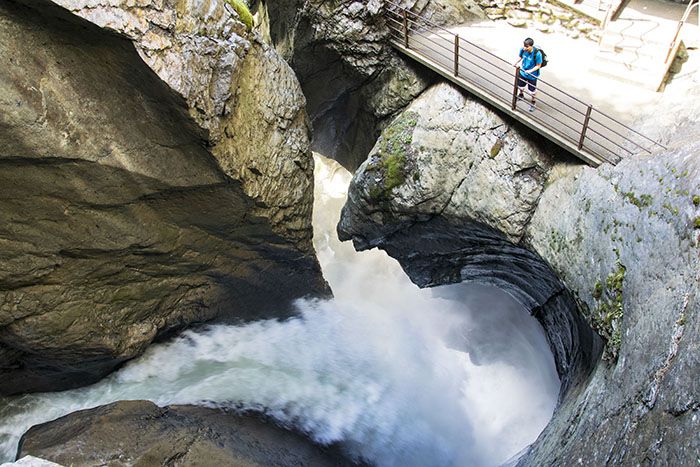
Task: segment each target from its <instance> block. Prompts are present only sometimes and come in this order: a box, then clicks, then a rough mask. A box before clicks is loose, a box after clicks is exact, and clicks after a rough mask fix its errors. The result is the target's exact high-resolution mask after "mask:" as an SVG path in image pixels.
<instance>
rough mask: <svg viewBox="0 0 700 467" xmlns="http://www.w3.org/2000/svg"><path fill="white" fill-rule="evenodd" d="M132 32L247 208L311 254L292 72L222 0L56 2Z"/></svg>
mask: <svg viewBox="0 0 700 467" xmlns="http://www.w3.org/2000/svg"><path fill="white" fill-rule="evenodd" d="M55 3H57V4H59V5H62V6H64V7H66V8H68V9H69V10H70V11H72V12H73V13H75V14H76V15H78V16H81V17H83V18H85V19H87V20H89V21H91V22H93V23H94V24H97V25H98V26H100V27H103V28H106V29H110V30H113V31H116V32H118V33H120V34H122V35H124V36H126V37H128V38H129V39H131V40H132V41H133V43H134V45H135V47H136V50H138V52H139V55H140V56H141V57H142V58H143V60H144V61H145V62H146V63H147V64H148V66H150V67H151V69H153V71H155V73H156V74H157V75H158V76H159V77H160V78H161V79H162V80H163V81H165V82H166V83H167V84H168V85H169V86H170V87H171V88H172V89H174V90H175V91H177V92H178V93H179V94H181V95H182V96H183V97H184V98H185V100H186V102H187V104H188V107H189V112H190V115H192V117H193V118H194V119H195V121H196V122H197V123H198V124H199V125H200V126H201V127H202V128H205V129H206V130H208V137H207V139H208V141H209V145H210V146H211V152H212V154H214V156H215V157H216V159H217V161H218V162H219V165H220V166H221V167H222V168H223V169H224V172H225V173H226V175H228V176H229V177H231V178H234V179H236V180H240V181H241V182H242V186H243V190H244V191H245V192H246V194H248V195H249V196H251V197H253V198H254V199H255V200H256V201H257V202H258V203H257V204H256V206H255V209H254V212H255V213H256V214H257V215H260V216H264V217H267V218H269V219H270V221H271V223H272V227H273V229H274V231H275V232H276V233H278V234H280V235H281V236H283V237H285V238H289V239H291V240H293V241H294V242H295V243H296V244H297V246H298V247H299V248H300V249H301V250H302V251H304V252H305V253H307V254H309V255H313V254H314V253H313V247H312V244H311V237H312V229H311V208H312V206H313V158H312V156H311V151H310V144H311V143H310V141H311V137H310V130H309V121H308V117H307V115H306V110H305V105H306V101H305V99H304V96H303V94H302V92H301V88H300V86H299V83H298V81H297V79H296V77H295V76H294V73H293V72H292V70H291V69H290V68H289V66H288V65H287V64H286V62H285V61H284V60H283V59H282V58H281V57H280V56H279V55H278V54H276V53H275V51H274V49H272V48H271V47H270V46H269V45H266V44H265V43H264V42H263V41H262V39H261V38H260V36H258V35H257V34H254V33H249V32H247V31H246V27H245V25H244V24H243V23H242V22H241V21H239V19H238V16H237V13H236V12H235V10H234V9H233V7H231V6H230V5H228V4H227V3H226V2H225V1H224V0H212V1H208V2H201V1H195V0H187V1H178V0H144V1H139V2H133V1H130V0H117V1H115V0H97V1H95V0H55Z"/></svg>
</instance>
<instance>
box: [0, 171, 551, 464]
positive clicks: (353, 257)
mask: <svg viewBox="0 0 700 467" xmlns="http://www.w3.org/2000/svg"><path fill="white" fill-rule="evenodd" d="M316 164H317V169H316V183H317V185H316V205H315V215H314V226H315V232H316V235H315V238H314V244H315V246H316V249H317V252H318V256H319V261H320V262H321V266H322V268H323V271H324V275H325V277H326V279H327V280H328V282H329V283H330V285H331V287H332V289H333V292H334V295H335V298H334V299H333V300H329V301H319V300H303V301H299V302H298V303H297V307H298V309H299V311H300V316H299V317H298V318H293V319H290V320H287V321H283V322H279V321H274V320H271V321H261V322H256V323H252V324H248V325H244V326H224V325H217V326H211V327H209V328H207V329H206V330H200V331H188V332H185V333H184V334H183V335H182V336H181V337H179V338H176V339H174V340H172V341H170V342H168V343H163V344H158V345H154V346H152V347H151V348H150V349H149V350H148V351H147V352H146V354H145V355H144V356H143V357H141V358H139V359H137V360H135V361H133V362H131V363H130V364H128V365H127V366H125V367H124V368H122V369H121V370H119V371H118V372H116V373H115V374H113V375H111V376H110V377H108V378H105V379H104V380H103V381H101V382H99V383H97V384H95V385H93V386H90V387H86V388H81V389H78V390H72V391H65V392H62V393H51V394H35V395H27V396H22V397H15V398H8V399H6V400H4V401H0V461H1V460H3V459H5V460H7V459H11V458H12V456H14V453H15V449H16V445H17V441H18V439H19V436H20V435H21V434H22V433H23V432H24V431H26V430H27V429H28V428H29V427H30V426H31V425H34V424H36V423H41V422H45V421H48V420H51V419H54V418H56V417H59V416H62V415H64V414H67V413H69V412H72V411H75V410H79V409H83V408H88V407H94V406H97V405H101V404H105V403H109V402H113V401H116V400H121V399H149V400H152V401H154V402H155V403H157V404H159V405H167V404H174V403H177V404H185V403H199V404H205V405H219V406H233V407H240V408H253V409H255V408H257V409H262V408H264V409H265V410H266V412H267V413H268V414H270V415H272V416H274V417H275V418H277V419H278V420H280V421H281V422H283V423H286V424H288V425H293V426H295V427H297V428H301V429H302V430H304V431H306V432H307V433H309V435H310V436H311V437H312V438H314V439H315V440H317V441H320V442H332V441H341V442H343V444H344V445H345V446H346V447H347V449H348V451H349V452H350V453H352V454H353V455H355V456H357V457H361V458H364V459H366V460H368V461H370V462H372V463H375V464H377V465H380V466H399V465H405V466H466V465H497V464H499V463H502V462H504V461H506V460H507V459H508V458H510V457H511V456H513V455H514V454H516V453H517V452H519V451H520V450H521V449H522V448H523V447H525V446H526V445H527V444H529V443H531V442H532V441H534V439H535V438H536V437H537V435H538V434H539V432H540V431H541V430H542V428H543V427H544V426H545V424H546V423H547V421H548V420H549V418H550V416H551V414H552V410H553V408H554V405H555V403H556V398H557V393H558V390H559V381H558V378H557V375H556V370H555V368H554V362H553V360H552V355H551V353H550V351H549V348H548V346H547V343H546V340H545V337H544V333H543V331H542V329H541V327H540V326H539V324H538V323H537V322H536V321H535V320H534V319H533V318H531V317H529V316H527V314H526V313H525V312H524V311H523V310H522V309H521V308H520V307H519V305H517V304H516V303H514V302H513V301H512V299H510V297H509V296H507V295H506V294H504V293H503V292H500V291H498V290H497V289H493V288H490V287H485V286H478V285H467V284H458V285H453V286H446V287H439V288H436V289H432V290H420V289H418V288H417V287H416V286H415V285H413V284H412V283H411V282H410V281H409V280H408V279H407V278H406V276H405V274H404V273H403V271H402V270H401V268H400V267H399V266H398V264H397V263H396V262H395V261H394V260H392V259H391V258H389V257H387V256H386V254H384V253H383V252H378V251H370V252H363V253H356V252H355V251H354V250H353V248H352V246H351V245H350V244H341V243H340V242H339V241H338V240H337V237H336V235H335V225H336V223H337V220H338V216H339V211H340V207H341V206H342V204H343V202H344V199H345V192H346V190H347V186H348V183H349V179H350V175H349V174H348V173H347V172H346V171H344V170H343V169H341V168H340V167H339V166H337V165H336V164H335V163H333V162H331V161H326V160H324V159H321V158H318V159H317V161H316Z"/></svg>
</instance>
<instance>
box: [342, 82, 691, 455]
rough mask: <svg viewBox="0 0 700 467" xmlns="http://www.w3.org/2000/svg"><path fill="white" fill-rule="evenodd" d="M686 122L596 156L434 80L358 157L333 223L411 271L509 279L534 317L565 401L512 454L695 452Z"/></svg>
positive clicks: (432, 276)
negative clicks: (682, 132)
mask: <svg viewBox="0 0 700 467" xmlns="http://www.w3.org/2000/svg"><path fill="white" fill-rule="evenodd" d="M686 123H687V124H688V125H691V124H690V123H688V122H686ZM674 125H675V123H674V122H673V121H671V122H669V128H668V129H667V130H666V131H671V128H672V127H673V126H674ZM689 128H691V129H693V131H694V132H693V133H692V134H694V135H697V134H700V132H698V131H697V130H698V128H697V126H695V127H693V126H692V125H691V126H690V127H689ZM687 136H688V135H687V134H686V139H685V140H683V141H682V142H678V141H677V144H676V146H675V147H674V149H672V150H669V151H666V152H664V153H659V154H655V155H652V156H646V157H642V156H635V157H630V158H627V159H625V160H624V161H623V162H621V163H620V164H619V165H617V166H615V167H612V166H609V165H604V166H601V167H600V168H598V169H591V168H588V167H583V166H581V165H579V164H576V163H572V162H571V161H567V159H566V158H565V157H562V156H563V155H562V154H561V150H558V149H556V148H554V147H551V146H549V145H547V144H545V143H542V142H540V143H535V144H533V143H531V142H529V141H531V140H534V141H537V140H538V138H537V137H536V136H535V135H533V134H532V133H531V132H530V131H528V130H525V129H522V128H520V127H519V126H517V125H513V124H512V123H511V122H508V121H505V120H503V119H501V118H500V117H498V116H497V115H496V114H494V113H493V112H492V111H490V110H488V109H486V108H485V107H482V106H481V105H479V104H477V103H475V102H473V101H471V100H470V99H468V98H466V97H464V96H463V95H462V94H460V92H459V91H457V90H456V89H453V88H452V87H451V86H449V85H439V86H437V87H435V88H433V89H431V90H429V91H428V92H426V93H424V95H422V96H421V97H420V98H419V99H418V100H416V101H415V102H414V103H413V104H412V105H411V106H410V107H409V108H408V109H407V110H406V111H405V112H404V113H403V114H401V115H400V116H399V117H398V118H397V119H396V120H394V121H393V122H392V123H391V125H389V126H388V127H387V128H386V130H385V131H384V132H383V134H382V136H381V137H380V139H379V141H378V142H377V144H376V146H375V148H374V149H373V151H372V153H371V154H370V157H369V158H368V159H367V161H365V162H364V163H363V165H362V166H361V167H360V169H359V170H358V172H357V173H356V175H355V177H354V179H353V182H352V184H351V192H350V195H349V198H348V202H347V204H346V206H345V208H344V210H343V216H342V218H341V221H340V224H339V227H338V230H339V234H340V235H341V237H344V238H345V239H350V238H352V239H353V241H354V242H355V245H356V246H357V247H359V248H369V247H373V246H378V247H380V248H383V249H386V250H387V251H388V252H389V254H391V255H392V256H394V257H396V258H397V259H398V260H399V261H400V262H401V263H402V265H403V266H404V268H405V269H406V271H407V273H408V274H409V275H410V276H411V277H412V279H413V280H414V282H417V283H418V284H420V285H437V284H441V283H447V282H455V281H461V280H476V281H481V282H489V283H492V284H495V285H498V286H500V287H502V288H505V289H506V290H508V291H509V292H510V293H511V294H512V295H513V296H515V297H516V298H518V299H519V300H520V301H521V302H522V303H523V304H524V305H526V306H528V307H529V308H530V309H531V310H532V311H533V314H534V315H535V316H536V317H537V318H538V319H539V320H540V322H541V323H542V324H543V327H544V328H545V331H546V332H547V335H548V338H549V342H550V346H551V348H552V350H553V353H554V356H555V359H556V361H557V367H558V369H559V373H560V375H561V376H562V378H563V383H564V384H563V386H562V389H563V392H562V402H561V406H560V408H559V409H558V410H557V412H556V413H555V415H554V418H553V419H552V421H551V422H550V424H549V425H548V427H547V428H546V429H545V431H544V432H543V434H542V435H541V436H540V438H539V439H538V441H537V442H536V443H535V444H534V445H533V447H532V449H531V451H530V452H529V453H528V454H527V455H526V456H525V457H524V458H523V459H522V460H521V464H522V465H576V464H583V465H606V464H609V463H613V464H621V465H628V464H630V465H631V464H637V463H641V462H643V461H649V462H651V463H658V464H659V465H687V462H688V460H689V459H695V458H696V457H698V455H700V441H699V440H698V438H697V436H695V432H696V429H695V428H694V426H696V424H697V416H698V414H697V412H698V410H700V402H699V401H700V387H699V386H698V381H700V365H699V363H700V362H699V361H698V355H700V353H699V352H698V350H700V340H699V339H698V336H699V335H700V319H699V318H700V317H698V311H699V309H700V308H699V307H698V296H699V294H700V290H699V288H700V258H699V256H698V245H700V165H699V164H698V158H697V154H698V151H700V145H699V144H698V143H697V140H696V136H695V137H690V138H688V137H687ZM591 330H594V331H596V334H597V335H598V336H600V337H601V338H603V340H604V342H605V349H604V352H603V358H602V359H601V358H598V355H599V354H598V351H597V345H596V344H595V341H596V340H597V339H596V338H593V339H592V340H591V338H590V337H589V336H590V335H591ZM572 352H573V354H572ZM576 353H579V354H580V355H579V356H578V357H576V358H573V359H572V357H574V355H575V354H576ZM591 368H593V373H592V376H591V377H590V378H587V372H588V371H589V370H590V369H591Z"/></svg>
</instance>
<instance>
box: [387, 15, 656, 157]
mask: <svg viewBox="0 0 700 467" xmlns="http://www.w3.org/2000/svg"><path fill="white" fill-rule="evenodd" d="M389 5H390V7H391V8H392V9H391V10H389V11H387V24H388V26H389V28H390V30H391V32H392V37H391V43H392V45H393V46H394V47H395V48H396V49H397V50H398V51H400V52H401V53H403V54H404V55H406V56H408V57H410V58H412V59H414V60H416V61H417V62H419V63H421V64H423V65H425V66H427V67H429V68H431V69H433V70H434V71H436V72H437V73H439V74H441V75H442V76H444V77H445V78H447V79H449V80H450V81H452V82H454V83H455V84H457V85H459V86H460V87H462V88H464V89H466V90H467V91H469V92H470V93H472V94H474V95H475V96H477V97H478V98H480V99H481V100H483V101H485V102H487V103H489V104H491V105H492V106H494V107H496V108H497V109H499V110H500V111H502V112H504V113H506V114H507V115H509V116H511V117H512V118H514V119H516V120H518V121H519V122H521V123H523V124H524V125H526V126H528V127H530V128H532V129H533V130H535V131H536V132H538V133H540V134H541V135H543V136H545V137H546V138H548V139H549V140H551V141H553V142H554V143H556V144H558V145H559V146H561V147H563V148H564V149H566V150H567V151H569V152H570V153H572V154H574V155H575V156H577V157H578V158H580V159H581V160H583V161H585V162H586V163H588V164H590V165H592V166H594V167H595V166H598V165H600V164H601V163H603V162H609V163H611V164H616V163H617V162H618V161H619V160H620V158H621V156H622V157H625V156H628V155H634V154H638V153H652V152H653V151H655V150H658V149H660V148H661V146H660V145H659V144H658V143H656V142H654V141H652V140H650V139H648V138H646V137H644V136H643V135H641V134H639V133H637V132H635V131H634V130H632V129H631V128H629V127H627V126H625V125H624V124H622V123H621V122H619V121H618V120H616V119H614V118H612V117H611V116H609V115H607V114H605V113H603V112H600V111H599V110H598V109H596V108H594V107H593V106H591V105H589V104H588V103H586V102H583V101H582V100H580V99H577V98H576V97H574V96H571V95H570V94H568V93H566V92H564V91H562V90H561V89H559V88H557V87H555V86H553V85H551V84H550V83H548V82H546V81H545V80H542V79H541V80H540V81H539V85H538V104H537V109H536V110H535V111H534V112H532V113H531V112H528V111H527V109H528V107H529V103H528V102H527V101H524V102H523V101H520V100H517V101H516V100H514V82H515V68H514V67H513V64H512V63H513V62H514V61H515V60H516V59H517V56H514V57H512V61H506V60H503V59H501V58H499V57H497V56H495V55H493V54H492V53H491V52H489V51H487V50H485V49H484V48H482V47H480V46H478V45H476V44H473V43H471V42H468V41H465V40H463V39H461V38H459V37H458V36H456V35H455V34H453V33H451V32H450V31H448V30H446V29H444V28H441V27H439V26H436V25H434V24H432V23H430V22H429V21H427V20H425V19H423V18H421V17H419V16H418V15H416V14H414V13H411V12H410V11H407V10H405V9H403V8H401V7H400V6H399V5H394V4H392V3H389ZM514 55H515V54H514Z"/></svg>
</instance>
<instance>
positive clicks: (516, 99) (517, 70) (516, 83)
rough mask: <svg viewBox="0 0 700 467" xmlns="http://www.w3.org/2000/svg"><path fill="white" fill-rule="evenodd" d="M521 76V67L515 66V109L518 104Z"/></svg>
mask: <svg viewBox="0 0 700 467" xmlns="http://www.w3.org/2000/svg"><path fill="white" fill-rule="evenodd" d="M519 77H520V67H519V66H516V67H515V82H514V83H513V110H515V106H516V105H517V104H518V78H519Z"/></svg>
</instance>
